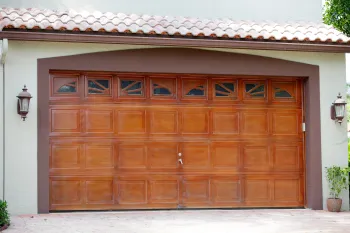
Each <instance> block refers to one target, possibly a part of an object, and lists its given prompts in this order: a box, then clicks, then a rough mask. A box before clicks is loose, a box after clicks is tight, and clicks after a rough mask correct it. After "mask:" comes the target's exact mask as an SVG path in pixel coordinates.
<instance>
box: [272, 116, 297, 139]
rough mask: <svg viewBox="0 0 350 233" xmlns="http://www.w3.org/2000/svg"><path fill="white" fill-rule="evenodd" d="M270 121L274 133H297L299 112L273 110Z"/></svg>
mask: <svg viewBox="0 0 350 233" xmlns="http://www.w3.org/2000/svg"><path fill="white" fill-rule="evenodd" d="M272 122H273V123H272V133H273V134H274V135H297V134H298V133H299V129H300V128H301V124H300V122H299V114H298V113H296V112H288V113H286V112H275V113H273V117H272Z"/></svg>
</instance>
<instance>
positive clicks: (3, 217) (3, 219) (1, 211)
mask: <svg viewBox="0 0 350 233" xmlns="http://www.w3.org/2000/svg"><path fill="white" fill-rule="evenodd" d="M5 225H10V215H9V213H8V210H7V202H6V201H2V200H0V227H2V226H5Z"/></svg>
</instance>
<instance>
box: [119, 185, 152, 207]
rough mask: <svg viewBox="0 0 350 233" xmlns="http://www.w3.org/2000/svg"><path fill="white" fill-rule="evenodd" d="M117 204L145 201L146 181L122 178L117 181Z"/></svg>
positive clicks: (142, 202)
mask: <svg viewBox="0 0 350 233" xmlns="http://www.w3.org/2000/svg"><path fill="white" fill-rule="evenodd" d="M117 186H118V187H117V189H118V197H117V198H118V202H119V204H129V205H131V204H132V205H136V204H145V203H147V182H146V181H145V180H123V181H118V182H117Z"/></svg>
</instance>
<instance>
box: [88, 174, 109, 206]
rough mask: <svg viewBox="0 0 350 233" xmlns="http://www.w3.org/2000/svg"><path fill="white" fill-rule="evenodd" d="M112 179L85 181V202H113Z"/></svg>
mask: <svg viewBox="0 0 350 233" xmlns="http://www.w3.org/2000/svg"><path fill="white" fill-rule="evenodd" d="M113 186H114V185H113V180H88V181H86V202H87V203H88V204H113V203H114V192H113Z"/></svg>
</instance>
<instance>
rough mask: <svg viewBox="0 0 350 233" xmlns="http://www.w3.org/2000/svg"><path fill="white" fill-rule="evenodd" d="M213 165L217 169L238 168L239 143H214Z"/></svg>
mask: <svg viewBox="0 0 350 233" xmlns="http://www.w3.org/2000/svg"><path fill="white" fill-rule="evenodd" d="M211 158H212V165H213V168H216V169H237V168H238V166H239V165H240V149H239V144H234V143H216V144H213V145H212V155H211Z"/></svg>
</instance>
